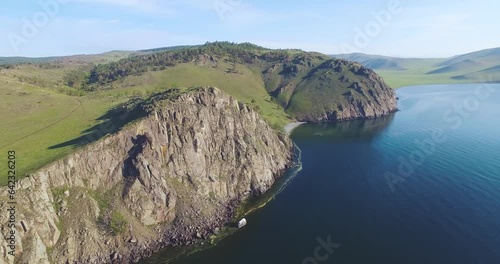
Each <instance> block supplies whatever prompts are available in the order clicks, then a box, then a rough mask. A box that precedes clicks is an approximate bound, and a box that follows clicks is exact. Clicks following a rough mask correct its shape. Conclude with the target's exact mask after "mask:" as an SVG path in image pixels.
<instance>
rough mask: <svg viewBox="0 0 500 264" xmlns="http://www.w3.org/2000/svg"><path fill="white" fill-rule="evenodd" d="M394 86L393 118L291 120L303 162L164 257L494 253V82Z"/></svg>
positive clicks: (463, 257)
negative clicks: (243, 222) (238, 225)
mask: <svg viewBox="0 0 500 264" xmlns="http://www.w3.org/2000/svg"><path fill="white" fill-rule="evenodd" d="M397 93H398V96H399V108H400V110H401V111H399V112H398V113H396V114H395V115H393V116H391V117H387V118H380V119H377V120H368V121H353V122H346V123H340V124H319V125H313V124H307V125H303V126H301V127H299V128H297V129H296V130H295V131H294V132H293V134H292V139H293V140H294V142H295V143H296V144H297V146H298V147H299V148H300V149H301V151H302V171H300V172H299V173H298V174H297V175H296V176H295V178H293V180H291V181H290V182H289V184H288V185H287V186H286V188H285V189H284V190H283V191H282V192H280V193H279V194H278V195H277V196H276V197H275V199H274V200H272V201H271V202H270V203H268V204H267V205H266V206H265V207H263V208H261V209H259V210H257V211H255V212H253V213H252V214H251V215H249V216H248V217H247V219H248V223H249V224H248V226H246V227H245V228H243V229H241V230H238V231H236V232H235V233H234V234H233V235H231V236H229V237H227V238H225V239H224V240H222V241H221V242H220V243H218V244H217V246H214V247H212V248H210V249H207V250H204V251H201V252H198V253H194V254H191V255H189V256H184V257H181V258H180V259H178V260H176V261H174V262H173V263H175V264H188V263H218V264H225V263H227V264H236V263H241V264H246V263H248V264H250V263H252V264H253V263H312V264H314V263H339V264H344V263H345V264H347V263H349V264H353V263H439V264H442V263H500V85H434V86H420V87H406V88H402V89H399V90H398V91H397ZM154 259H155V261H153V260H150V262H148V263H164V261H163V260H162V257H161V254H159V255H158V256H155V258H154ZM164 259H166V258H164Z"/></svg>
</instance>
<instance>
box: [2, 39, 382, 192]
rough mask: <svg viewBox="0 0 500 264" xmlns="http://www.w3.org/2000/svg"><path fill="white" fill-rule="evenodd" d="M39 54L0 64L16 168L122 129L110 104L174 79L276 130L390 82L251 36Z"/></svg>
mask: <svg viewBox="0 0 500 264" xmlns="http://www.w3.org/2000/svg"><path fill="white" fill-rule="evenodd" d="M41 61H43V62H40V61H38V60H35V61H29V62H26V61H19V63H18V64H14V65H9V66H4V67H0V94H1V96H0V111H1V112H2V113H4V115H2V117H0V122H2V123H3V124H4V125H5V127H7V129H5V130H4V132H3V133H2V134H0V142H2V144H1V145H0V152H4V153H5V152H6V151H8V150H12V149H13V150H16V151H17V153H18V156H19V157H20V162H19V165H18V175H20V176H21V175H25V174H26V173H28V172H31V171H34V170H36V169H37V168H39V167H41V166H43V165H45V164H47V163H49V162H51V161H53V160H55V159H58V158H60V157H63V156H64V155H67V154H68V153H71V152H72V151H74V150H75V149H76V148H79V147H81V146H83V145H85V144H87V143H90V142H92V141H94V140H97V139H98V138H100V137H102V136H104V135H106V134H107V133H112V132H115V131H117V130H118V129H120V128H121V127H122V126H123V125H125V124H126V123H127V122H129V121H130V120H120V119H118V118H116V115H117V114H116V113H118V112H116V111H125V110H124V109H128V108H129V107H128V105H130V103H128V102H131V101H134V102H136V101H141V100H144V99H146V98H149V97H150V96H152V95H154V94H156V93H158V92H163V91H166V90H170V89H173V88H181V89H182V88H190V87H199V86H215V87H218V88H220V89H222V90H223V91H225V92H226V93H228V94H230V95H232V96H234V97H235V98H236V99H238V100H239V101H241V102H243V103H245V104H247V105H249V106H251V107H253V108H254V109H255V110H256V111H258V112H259V113H260V114H261V115H262V116H263V117H264V119H265V120H266V121H267V122H268V123H269V124H270V125H271V126H272V127H273V128H275V129H276V130H278V131H281V130H282V128H283V127H284V126H285V125H286V124H287V123H289V122H291V121H293V120H294V119H301V120H305V119H307V118H310V117H312V116H317V114H318V113H320V112H325V111H326V112H328V111H337V110H339V108H340V109H341V108H343V107H344V106H345V104H350V103H352V102H356V104H357V105H363V104H365V103H371V102H370V101H371V99H372V94H377V93H378V92H376V93H373V92H374V91H373V89H375V90H376V89H381V87H386V86H385V85H384V84H383V81H382V80H378V79H377V80H375V81H373V80H369V78H370V76H371V75H372V72H371V71H369V70H368V69H366V68H364V67H362V66H361V65H360V64H357V63H351V62H348V61H345V60H337V59H331V58H330V57H328V56H327V55H324V54H319V53H308V52H304V51H300V50H271V49H266V48H263V47H259V46H256V45H253V44H250V43H242V44H233V43H229V42H216V43H207V44H205V45H201V46H186V47H184V46H182V47H172V48H160V49H155V50H144V51H137V52H128V51H114V52H108V53H104V54H101V55H75V56H67V57H59V58H56V59H50V60H49V59H42V60H41ZM373 74H374V73H373ZM374 83H378V84H380V85H378V86H377V85H374ZM387 89H388V88H387ZM389 90H390V89H389ZM379 99H380V98H379ZM377 100H378V99H377ZM120 109H122V110H120ZM332 116H333V117H334V116H335V115H332ZM2 180H4V179H2ZM2 180H0V184H4V183H5V182H3V181H2Z"/></svg>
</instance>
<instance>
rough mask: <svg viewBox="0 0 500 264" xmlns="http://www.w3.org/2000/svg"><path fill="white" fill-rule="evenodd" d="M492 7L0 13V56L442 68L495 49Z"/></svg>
mask: <svg viewBox="0 0 500 264" xmlns="http://www.w3.org/2000/svg"><path fill="white" fill-rule="evenodd" d="M498 7H500V3H498V2H496V1H493V0H481V1H472V0H465V1H461V2H455V1H453V2H452V1H451V0H443V1H439V2H437V3H436V2H434V1H430V0H424V1H420V2H418V3H415V2H411V1H409V0H383V1H382V0H377V1H368V0H362V1H358V2H356V3H351V2H349V1H345V0H340V1H335V2H330V1H317V2H314V3H311V2H308V3H303V2H301V1H287V2H284V1H274V2H269V1H261V0H258V1H247V0H209V1H202V0H187V1H178V0H169V1H158V0H142V1H139V0H40V1H35V2H31V1H27V0H20V1H16V2H6V3H3V4H2V7H0V10H1V11H2V14H3V16H0V22H1V23H2V25H4V26H3V27H2V28H0V34H1V35H2V36H4V37H3V41H2V42H0V56H5V57H12V56H24V57H48V56H68V55H75V54H99V53H104V52H108V51H112V50H142V49H150V48H157V47H169V46H178V45H198V44H203V43H205V42H207V41H210V42H213V41H216V40H228V41H234V42H251V43H254V44H257V45H261V46H264V47H268V48H283V49H287V48H296V49H302V50H306V51H317V52H321V53H325V54H342V53H353V52H360V53H365V54H374V55H383V56H391V57H405V58H448V57H452V56H456V55H460V54H465V53H469V52H474V51H478V50H483V49H489V48H495V47H500V36H498V35H495V34H491V32H496V24H497V23H494V22H491V20H492V19H495V17H496V14H495V10H498Z"/></svg>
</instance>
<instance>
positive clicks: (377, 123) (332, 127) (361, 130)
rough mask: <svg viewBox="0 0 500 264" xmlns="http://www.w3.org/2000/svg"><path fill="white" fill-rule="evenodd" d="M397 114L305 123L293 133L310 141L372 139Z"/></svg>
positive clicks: (357, 140)
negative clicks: (362, 118)
mask: <svg viewBox="0 0 500 264" xmlns="http://www.w3.org/2000/svg"><path fill="white" fill-rule="evenodd" d="M394 116H395V114H391V115H389V116H386V117H379V118H375V119H369V120H353V121H346V122H340V123H320V124H304V125H301V126H300V127H298V128H296V129H295V130H294V131H293V133H292V138H294V139H300V140H303V139H307V141H309V142H314V141H318V142H325V140H326V141H327V142H330V143H346V142H363V141H365V142H366V141H371V140H373V139H374V138H376V137H377V136H378V135H379V134H380V133H382V132H383V131H384V130H386V129H387V128H388V127H389V126H390V125H391V124H392V122H393V121H394Z"/></svg>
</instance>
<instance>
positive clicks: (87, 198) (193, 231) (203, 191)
mask: <svg viewBox="0 0 500 264" xmlns="http://www.w3.org/2000/svg"><path fill="white" fill-rule="evenodd" d="M291 149H292V144H291V142H290V140H289V139H288V138H287V137H285V136H281V135H278V134H277V133H276V132H275V131H273V130H272V129H271V128H270V127H269V126H268V125H267V123H266V122H265V121H263V120H262V119H261V118H260V117H259V115H258V114H257V113H256V112H254V111H253V110H252V109H251V108H249V107H247V106H246V105H243V104H241V103H239V102H237V101H236V100H235V99H233V98H232V97H229V96H227V95H225V94H224V93H222V92H221V91H219V90H218V89H216V88H203V89H199V90H197V91H190V92H187V93H185V94H182V95H180V96H179V97H178V98H176V99H175V100H169V99H164V100H161V101H157V102H155V105H154V107H151V108H150V112H149V115H148V116H147V117H145V118H142V119H140V120H137V121H136V122H134V123H133V124H129V125H128V126H126V127H125V128H123V129H122V130H121V131H120V132H118V133H116V134H113V135H110V136H107V137H105V138H103V139H101V140H99V141H97V142H95V143H93V144H91V145H89V146H87V147H84V148H82V149H81V150H78V151H77V152H76V153H74V154H72V155H70V156H68V157H66V158H64V159H61V160H59V161H56V162H54V163H52V164H50V165H48V166H46V167H45V168H43V169H41V170H39V171H38V172H36V173H34V174H33V175H30V176H29V177H28V178H25V179H22V180H20V181H19V188H18V190H17V197H18V205H17V209H18V212H17V214H18V215H17V228H16V229H17V251H16V257H15V263H49V262H52V263H75V262H78V263H127V262H128V261H136V260H138V259H139V258H143V257H147V256H149V255H150V254H151V253H152V252H154V251H157V250H159V249H160V248H162V247H165V246H168V245H179V244H190V243H192V242H193V240H194V239H203V238H207V237H208V236H209V235H210V234H211V232H217V230H219V229H218V228H220V227H221V226H223V225H224V224H226V223H227V221H229V220H230V217H231V216H232V213H233V209H234V207H235V206H236V205H237V204H239V203H240V202H241V201H243V200H244V199H245V198H247V197H249V196H251V195H258V194H261V193H263V192H265V191H266V190H268V189H269V188H270V187H271V186H272V184H273V183H274V182H275V180H276V179H277V177H279V175H280V174H281V173H282V172H283V171H284V170H285V169H286V168H287V166H289V165H290V160H291V159H292V151H291ZM6 196H7V188H5V187H3V188H1V189H0V197H2V200H5V199H3V198H5V197H6ZM6 206H7V204H5V203H3V204H2V205H1V206H0V207H1V208H0V210H1V211H2V212H5V210H6V209H5V208H6ZM6 221H7V218H6V215H5V214H1V215H0V223H2V229H1V230H0V231H1V234H0V236H1V238H0V262H2V263H13V261H14V259H13V258H12V257H9V256H8V255H7V250H8V249H7V241H5V239H4V237H5V236H6V234H7V232H8V231H9V230H8V229H7V228H5V227H6V225H3V224H4V223H6ZM215 229H217V230H215Z"/></svg>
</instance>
